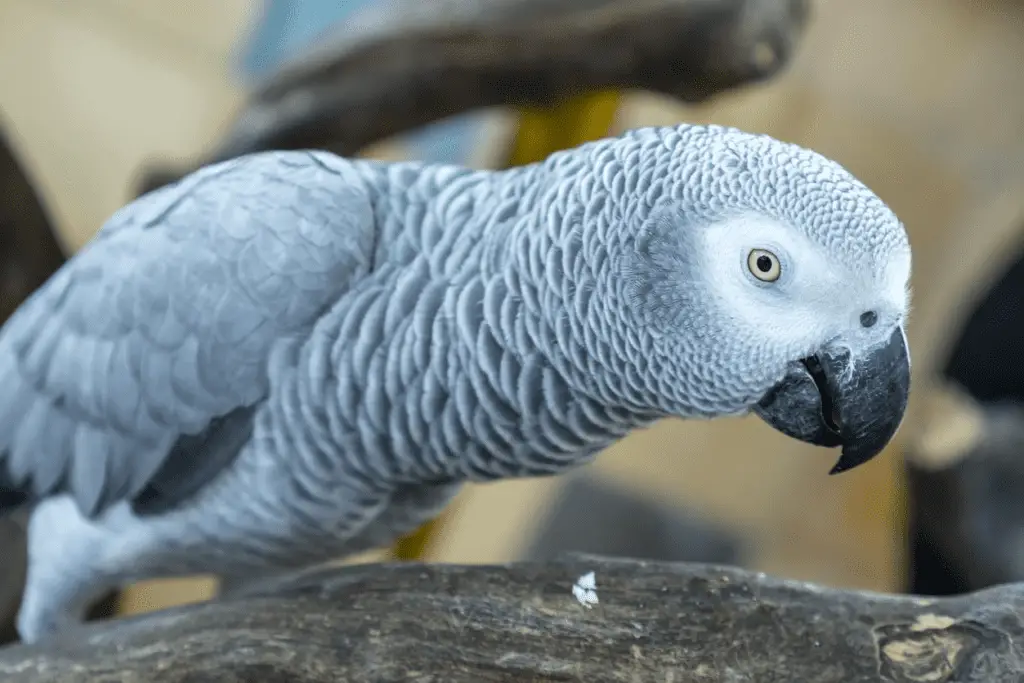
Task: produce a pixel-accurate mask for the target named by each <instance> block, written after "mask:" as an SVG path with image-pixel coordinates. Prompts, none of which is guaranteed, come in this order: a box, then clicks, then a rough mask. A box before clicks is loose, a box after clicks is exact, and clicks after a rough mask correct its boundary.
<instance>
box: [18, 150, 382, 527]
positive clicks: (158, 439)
mask: <svg viewBox="0 0 1024 683" xmlns="http://www.w3.org/2000/svg"><path fill="white" fill-rule="evenodd" d="M347 171H348V170H347V169H346V167H345V166H344V165H341V166H339V167H338V168H334V169H332V168H331V167H330V166H329V165H325V164H323V163H320V162H319V161H317V160H316V159H315V157H313V156H310V155H306V154H302V153H296V154H290V155H283V156H274V155H264V156H257V157H250V158H244V159H239V160H235V161H231V162H227V163H225V164H222V165H219V166H217V167H212V168H209V169H206V170H203V171H201V172H199V173H197V174H195V175H193V176H191V177H189V178H187V179H185V180H183V181H182V182H180V183H178V184H176V185H174V186H171V187H167V188H164V189H161V190H159V191H158V192H155V193H152V194H150V195H147V196H145V197H143V198H141V199H140V200H138V201H136V202H134V203H132V204H130V205H129V206H128V207H126V208H125V209H122V210H121V211H120V212H118V213H117V214H115V215H114V216H113V217H112V218H111V219H110V221H108V222H107V224H106V225H104V227H103V228H102V229H101V231H100V232H99V233H98V235H97V236H96V238H95V239H94V240H93V241H92V242H91V243H90V244H88V245H87V246H86V247H84V248H83V249H82V250H81V252H79V253H78V254H77V255H76V256H75V258H73V259H72V260H71V261H69V262H68V263H67V264H66V265H65V266H64V267H63V268H62V269H61V270H60V271H59V272H58V273H57V274H56V275H55V276H54V277H53V278H52V279H51V281H50V282H49V283H47V284H46V285H44V286H43V287H42V288H41V289H40V290H39V291H38V292H37V293H36V294H35V295H34V296H33V297H31V298H30V299H29V300H28V301H27V302H26V303H25V305H23V306H22V307H21V308H20V309H19V310H18V311H17V312H16V313H15V315H14V316H13V317H12V318H11V319H10V320H9V321H8V323H7V324H6V325H5V327H4V331H3V336H2V337H0V386H3V387H4V389H5V391H4V393H3V395H2V397H0V464H3V465H5V466H6V468H7V469H8V470H9V477H10V478H11V479H12V480H13V481H14V482H15V483H16V484H17V486H19V487H20V488H22V489H24V491H25V492H26V493H27V494H28V495H29V496H30V497H31V498H34V499H39V498H41V497H44V496H47V495H51V494H55V493H59V492H61V491H68V492H70V493H72V494H73V495H74V497H75V499H76V501H77V502H78V504H79V505H80V506H81V509H82V511H83V513H85V514H86V515H88V516H95V515H96V514H98V513H100V512H101V511H103V510H104V509H106V508H107V507H109V506H110V505H111V504H113V503H114V502H116V501H118V500H123V499H126V498H132V497H134V496H136V495H138V494H140V492H141V491H142V490H143V489H144V488H145V487H146V486H147V485H149V484H150V483H151V479H152V477H153V476H154V475H155V474H156V473H157V472H160V471H162V472H163V473H164V475H167V476H168V477H170V479H163V478H158V482H157V484H159V485H160V486H162V487H163V488H161V489H160V490H161V491H162V495H161V499H164V500H165V502H171V501H172V500H173V499H175V498H177V497H178V495H177V492H175V490H176V489H177V488H178V487H180V486H184V485H185V483H184V480H183V479H182V467H183V466H182V465H181V464H177V463H174V462H171V463H168V462H167V460H168V458H171V459H172V460H173V459H175V458H190V459H192V460H195V455H194V454H193V453H192V452H191V450H190V449H189V448H188V447H187V446H184V445H183V444H187V443H189V442H188V439H189V438H203V437H202V436H200V435H202V434H203V433H204V432H206V431H208V430H209V429H210V425H211V423H212V421H214V420H217V419H220V418H223V417H224V416H227V415H229V414H232V411H235V410H236V409H237V408H239V407H243V406H250V405H253V404H254V403H256V402H258V401H260V400H261V399H263V398H264V397H265V396H266V392H267V377H266V360H267V357H268V356H269V353H270V350H271V347H272V346H273V345H274V344H275V343H277V342H278V341H280V340H281V339H282V338H283V337H286V336H287V335H291V334H297V333H299V334H304V333H306V332H308V330H309V329H310V328H311V326H312V324H313V323H314V322H315V320H316V319H317V317H318V316H319V315H320V314H321V313H322V312H323V310H324V309H325V308H326V307H327V306H329V305H330V304H331V303H332V302H333V301H334V300H336V298H337V297H338V296H339V295H340V294H341V293H342V292H343V291H344V290H345V289H346V288H347V287H349V286H350V285H351V283H352V282H353V281H354V280H355V279H357V278H358V277H359V276H361V275H363V274H365V273H366V272H367V269H368V263H369V262H370V258H371V257H370V254H369V249H370V245H369V243H368V242H367V240H366V239H365V238H366V236H367V232H368V231H367V230H366V229H365V226H366V225H367V224H370V225H372V215H371V207H370V204H369V200H368V197H367V194H366V192H365V191H363V190H362V189H361V179H360V178H359V177H357V176H356V175H355V174H354V173H351V172H350V171H348V172H347ZM272 197H273V198H272ZM282 198H284V201H282ZM182 439H185V440H184V441H182ZM229 440H230V439H229ZM175 444H177V446H176V445H175ZM223 464H225V462H222V461H220V459H219V458H212V459H211V460H210V461H209V462H205V463H204V466H205V467H207V468H208V469H207V471H205V473H204V474H205V476H212V475H213V474H214V470H215V469H216V465H223ZM168 472H175V473H176V474H173V475H168V474H167V473H168ZM164 475H161V477H163V476H164ZM171 479H173V480H174V483H173V484H172V483H171ZM194 483H195V482H190V483H189V484H188V485H187V486H185V488H186V489H191V488H194V486H193V484H194ZM157 484H154V485H157ZM168 487H169V488H168Z"/></svg>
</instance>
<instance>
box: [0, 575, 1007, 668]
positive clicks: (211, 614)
mask: <svg viewBox="0 0 1024 683" xmlns="http://www.w3.org/2000/svg"><path fill="white" fill-rule="evenodd" d="M591 571H593V572H595V578H596V585H597V594H598V596H599V603H598V604H597V605H596V606H593V607H592V608H588V607H585V606H584V605H583V604H581V603H580V602H578V601H577V599H576V597H574V595H573V594H572V592H571V586H572V585H573V583H574V581H576V580H577V579H578V577H580V576H582V575H584V574H585V573H587V572H591ZM1022 672H1024V586H1021V585H1007V586H1004V587H1001V588H996V589H990V590H988V591H986V592H981V593H976V594H972V595H965V596H960V597H957V598H941V599H932V600H925V599H922V598H913V597H898V596H885V595H879V594H872V593H863V592H854V591H843V590H831V589H826V588H823V587H820V586H815V585H810V584H805V583H799V582H793V581H782V580H778V579H774V578H770V577H767V576H765V575H763V574H757V573H752V572H747V571H743V570H740V569H728V568H721V567H713V566H710V565H689V564H672V563H652V562H636V561H630V560H611V559H602V558H599V557H585V556H575V557H571V558H566V559H564V560H560V561H555V562H546V563H517V564H511V565H504V566H453V565H418V564H392V565H361V566H355V567H343V568H337V567H336V568H326V569H319V570H315V571H311V572H307V573H305V574H300V575H296V576H293V577H290V578H288V577H286V578H284V579H282V580H279V581H277V582H273V583H270V584H267V585H264V586H263V587H261V588H259V589H256V590H254V591H251V592H250V594H248V595H238V596H235V597H233V598H224V599H218V600H215V601H212V602H209V603H205V604H201V605H193V606H186V607H179V608H175V609H172V610H168V611H165V612H160V613H153V614H149V615H144V616H141V617H135V618H132V619H130V620H127V619H126V620H123V621H115V622H111V623H109V624H104V623H94V624H91V625H89V626H86V627H84V628H83V632H80V633H74V634H68V635H66V636H64V637H62V638H60V639H57V640H55V641H53V642H51V643H50V644H49V645H47V646H44V647H24V646H11V647H8V648H7V649H4V650H0V680H3V681H5V683H41V682H43V681H46V682H52V683H58V682H61V683H70V682H85V681H103V682H105V683H113V682H125V683H127V682H129V681H131V682H136V681H138V682H142V681H146V682H153V683H157V682H161V683H186V682H188V683H204V682H206V681H210V682H211V683H212V682H214V681H216V682H218V683H229V682H236V681H254V682H255V681H259V682H260V683H278V682H283V681H289V682H295V683H320V682H324V683H327V682H330V683H337V682H339V681H358V682H370V681H381V682H384V681H424V682H425V681H438V682H442V681H443V682H445V683H457V682H461V681H466V682H469V681H472V682H473V683H483V682H486V681H581V682H582V681H585V682H587V683H593V682H595V681H628V682H630V683H632V682H634V681H674V682H675V683H710V682H722V683H724V682H727V681H728V682H746V681H750V682H755V683H776V682H778V683H794V682H800V683H823V682H833V681H834V682H837V683H838V682H842V683H860V682H866V681H889V682H892V683H911V682H924V681H927V682H930V683H943V682H945V683H950V682H952V681H957V682H971V681H979V682H981V681H984V682H985V683H997V682H1010V681H1019V680H1022Z"/></svg>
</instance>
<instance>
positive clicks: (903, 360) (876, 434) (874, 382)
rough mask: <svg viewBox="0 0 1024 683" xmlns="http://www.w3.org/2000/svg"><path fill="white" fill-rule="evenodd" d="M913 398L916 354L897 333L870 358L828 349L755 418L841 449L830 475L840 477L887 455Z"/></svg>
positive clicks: (803, 364)
mask: <svg viewBox="0 0 1024 683" xmlns="http://www.w3.org/2000/svg"><path fill="white" fill-rule="evenodd" d="M909 395H910V353H909V351H908V349H907V338H906V334H905V333H904V331H903V328H902V327H897V328H896V330H895V331H894V332H893V333H892V335H891V336H890V337H889V339H888V340H887V341H886V342H885V343H884V344H882V345H880V346H876V347H873V348H872V349H870V350H869V351H867V352H866V353H865V354H864V355H859V356H852V355H851V354H850V352H849V351H848V350H845V349H844V350H838V349H836V350H833V349H826V350H823V351H821V352H820V353H817V354H815V355H814V356H812V357H810V358H805V359H803V360H801V361H800V362H798V363H794V364H793V365H792V366H791V368H790V370H789V372H788V373H787V374H786V376H785V378H783V380H782V381H781V382H779V383H778V384H777V385H775V387H773V388H772V389H771V390H770V391H769V392H768V393H767V394H766V395H765V397H764V398H763V399H761V401H760V402H759V403H758V404H757V406H755V407H754V412H755V413H756V414H757V415H758V416H759V417H761V419H763V420H764V421H765V422H767V423H768V424H770V425H771V426H772V427H774V428H775V429H777V430H779V431H780V432H782V433H783V434H786V435H788V436H791V437H793V438H795V439H799V440H800V441H805V442H807V443H811V444H815V445H817V446H825V447H828V448H834V447H836V446H841V447H842V453H841V455H840V456H839V460H838V462H836V464H835V466H834V467H833V468H832V470H831V471H830V472H829V473H830V474H838V473H839V472H844V471H846V470H849V469H852V468H854V467H857V466H858V465H861V464H863V463H866V462H867V461H868V460H871V459H872V458H874V457H875V456H876V455H878V454H879V453H881V452H882V449H884V448H885V446H886V445H887V444H888V443H889V441H890V440H891V439H892V437H893V435H895V434H896V430H897V429H898V428H899V426H900V423H901V422H902V421H903V415H904V413H905V412H906V409H907V399H908V398H909Z"/></svg>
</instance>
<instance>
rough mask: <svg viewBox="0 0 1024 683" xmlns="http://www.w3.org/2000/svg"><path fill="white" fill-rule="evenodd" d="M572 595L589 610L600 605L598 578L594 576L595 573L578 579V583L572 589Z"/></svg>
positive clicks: (588, 573) (589, 573)
mask: <svg viewBox="0 0 1024 683" xmlns="http://www.w3.org/2000/svg"><path fill="white" fill-rule="evenodd" d="M572 594H573V595H574V596H576V600H578V601H579V603H580V604H581V605H583V606H584V607H586V608H587V609H590V608H591V607H593V606H594V605H596V604H597V603H598V600H597V578H596V577H595V576H594V572H587V573H586V574H584V575H583V576H581V577H580V578H578V579H576V583H575V584H573V587H572Z"/></svg>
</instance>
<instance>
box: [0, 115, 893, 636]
mask: <svg viewBox="0 0 1024 683" xmlns="http://www.w3.org/2000/svg"><path fill="white" fill-rule="evenodd" d="M910 264H911V258H910V248H909V245H908V240H907V236H906V233H905V231H904V229H903V226H902V224H901V223H900V221H899V220H898V219H897V217H896V216H895V215H894V214H893V213H892V212H891V211H890V210H889V209H888V208H887V207H886V205H885V204H884V203H883V202H882V201H881V200H880V199H879V198H878V197H877V196H875V195H874V194H873V193H872V192H871V191H870V190H869V189H868V188H867V187H865V186H864V185H863V184H862V183H860V182H859V181H858V180H856V179H855V178H854V177H852V176H851V175H850V174H849V173H848V172H847V171H845V170H844V169H843V168H842V167H840V166H839V165H838V164H836V163H834V162H832V161H830V160H828V159H825V158H823V157H822V156H820V155H818V154H816V153H814V152H811V151H809V150H806V149H802V148H800V147H797V146H794V145H791V144H786V143H782V142H779V141H777V140H774V139H771V138H769V137H766V136H761V135H752V134H748V133H744V132H741V131H738V130H735V129H731V128H724V127H717V126H708V127H706V126H694V125H681V126H673V127H657V128H643V129H638V130H633V131H629V132H627V133H625V134H623V135H621V136H618V137H613V138H607V139H604V140H600V141H597V142H592V143H588V144H585V145H582V146H580V147H578V148H576V149H572V150H567V151H563V152H559V153H557V154H554V155H552V156H551V157H550V158H548V159H547V160H546V161H544V162H541V163H537V164H532V165H529V166H525V167H519V168H514V169H510V170H502V171H480V170H470V169H466V168H460V167H455V166H447V165H432V164H424V163H418V162H403V163H384V162H378V161H370V160H349V159H343V158H339V157H337V156H333V155H331V154H328V153H324V152H317V151H289V152H266V153H259V154H253V155H250V156H245V157H241V158H237V159H234V160H230V161H225V162H221V163H218V164H215V165H212V166H208V167H206V168H204V169H201V170H199V171H197V172H195V173H193V174H191V175H189V176H187V177H186V178H184V179H183V180H181V181H179V182H178V183H176V184H174V185H171V186H168V187H165V188H163V189H160V190H157V191H155V192H152V193H150V194H148V195H145V196H143V197H141V198H139V199H137V200H135V201H133V202H132V203H130V204H128V205H127V206H125V207H124V208H122V209H120V210H119V211H117V212H116V213H115V214H114V215H113V216H112V217H111V218H110V219H109V221H108V222H107V223H106V224H105V225H104V226H103V227H102V228H101V229H100V230H99V232H98V233H97V234H96V236H95V238H94V239H93V240H92V241H91V242H90V243H88V244H87V245H86V246H85V247H83V248H82V249H81V250H80V251H79V252H78V253H77V254H76V255H75V256H74V257H73V258H72V259H70V260H69V261H68V263H67V264H66V265H65V266H64V267H63V268H61V269H60V270H59V271H58V272H57V273H56V274H54V275H53V277H52V278H51V279H50V280H49V281H48V282H47V283H46V284H45V285H44V286H42V287H41V288H40V289H39V290H38V291H37V292H36V293H34V294H33V296H32V297H31V298H30V299H29V300H28V301H26V302H25V304H24V305H23V306H21V308H20V309H19V310H17V311H16V313H15V314H14V315H13V317H12V318H10V320H9V321H8V322H7V324H6V325H5V326H4V327H3V329H2V330H0V508H2V509H3V510H5V511H7V512H10V511H13V510H15V509H19V508H30V509H31V518H30V522H29V528H28V536H29V562H30V567H29V574H28V580H27V585H26V591H25V595H24V600H23V603H22V606H21V611H20V614H19V617H18V627H19V630H20V632H21V635H22V637H23V638H24V639H25V640H26V641H37V640H39V639H41V638H44V637H45V636H47V635H49V634H51V633H53V632H55V631H57V630H59V629H61V628H63V627H64V626H65V625H70V624H74V623H75V622H76V621H77V620H78V619H79V618H80V615H81V612H82V610H83V608H84V606H85V605H87V603H88V602H89V601H90V600H91V599H93V598H94V597H96V596H97V595H98V594H100V593H102V592H103V591H104V590H107V589H109V588H110V587H113V586H117V585H122V584H125V583H128V582H131V581H135V580H139V579H144V578H148V577H158V576H174V575H183V574H190V573H212V574H216V575H220V576H222V577H225V578H226V579H227V580H239V581H244V580H248V579H252V578H255V577H259V576H263V575H267V574H270V573H273V572H277V571H280V570H282V569H285V568H291V567H298V566H304V565H308V564H311V563H315V562H319V561H324V560H328V559H332V558H336V557H339V556H343V555H345V554H347V553H352V552H355V551H358V550H363V549H367V548H370V547H374V546H378V545H381V544H384V543H387V542H389V541H391V540H393V539H394V538H396V537H397V536H398V535H400V534H402V533H405V532H408V531H410V530H411V529H413V528H415V527H416V526H418V525H419V524H421V523H422V522H424V521H426V520H427V519H429V518H431V517H432V516H434V515H436V514H437V513H438V512H439V511H440V510H441V509H442V507H443V506H444V505H445V504H446V503H447V502H448V501H449V500H450V499H451V497H452V496H453V495H454V494H455V493H456V491H457V490H458V488H459V487H460V485H461V484H462V483H463V482H466V481H488V480H497V479H504V478H509V477H527V476H541V475H552V474H556V473H559V472H562V471H564V470H566V469H567V468H570V467H574V466H577V465H580V464H581V463H584V462H587V461H588V460H590V459H591V458H592V457H593V456H595V455H596V454H597V453H598V452H599V451H601V450H602V449H604V448H605V447H607V446H608V445H609V444H611V443H612V442H614V441H615V440H617V439H619V438H621V437H623V436H624V435H626V434H627V433H629V432H630V431H631V430H633V429H634V428H637V427H641V426H644V425H648V424H650V423H651V422H653V421H655V420H657V419H659V418H662V417H666V416H677V417H683V418H692V417H704V418H708V417H716V416H727V415H741V414H745V413H749V412H751V411H753V412H754V413H756V414H758V415H760V416H761V417H762V418H763V419H764V420H766V421H767V422H768V423H769V424H771V425H773V426H774V427H775V428H777V429H778V430H780V431H782V432H784V433H785V434H788V435H790V436H793V437H795V438H798V439H801V440H803V441H806V442H810V443H813V444H818V445H822V446H828V447H835V446H841V447H842V455H841V457H840V459H839V461H838V463H837V465H836V466H835V468H833V471H841V470H844V469H848V468H850V467H853V466H855V465H858V464H859V463H862V462H864V461H866V460H868V459H870V458H872V457H873V456H874V455H876V454H877V453H878V452H879V451H880V450H882V448H883V447H884V446H885V445H886V444H887V442H888V441H889V440H890V439H891V438H892V436H893V434H894V433H895V431H896V430H897V428H898V426H899V424H900V422H901V420H902V417H903V413H904V410H905V407H906V402H907V397H908V391H909V369H910V360H909V353H908V350H907V343H906V337H905V334H904V325H905V320H906V316H907V306H908V299H909V293H908V292H909V290H908V279H909V276H910Z"/></svg>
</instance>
